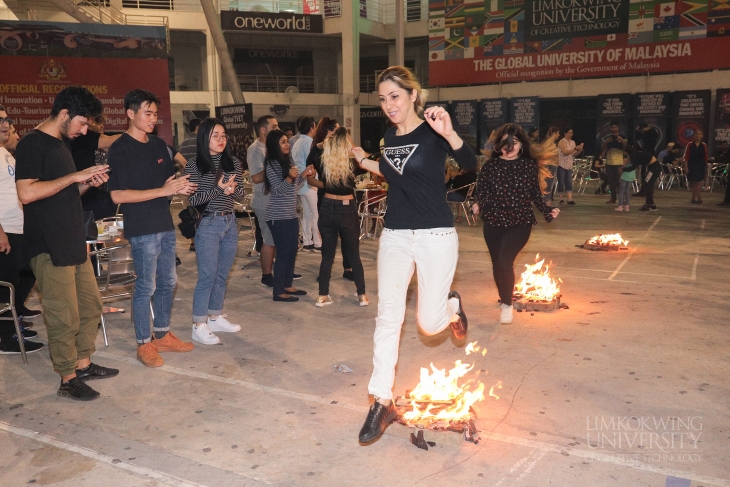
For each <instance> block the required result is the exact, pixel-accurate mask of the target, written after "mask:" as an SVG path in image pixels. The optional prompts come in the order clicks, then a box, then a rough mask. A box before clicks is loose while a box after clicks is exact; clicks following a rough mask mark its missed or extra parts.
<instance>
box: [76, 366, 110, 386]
mask: <svg viewBox="0 0 730 487" xmlns="http://www.w3.org/2000/svg"><path fill="white" fill-rule="evenodd" d="M118 374H119V370H117V369H110V368H109V367H102V366H101V365H96V364H93V363H92V364H89V366H88V367H86V368H85V369H76V378H77V379H78V380H80V381H81V382H86V381H87V380H96V379H108V378H109V377H115V376H116V375H118Z"/></svg>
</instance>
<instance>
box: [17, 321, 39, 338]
mask: <svg viewBox="0 0 730 487" xmlns="http://www.w3.org/2000/svg"><path fill="white" fill-rule="evenodd" d="M20 333H21V334H22V335H23V338H35V337H37V336H38V332H37V331H33V330H28V329H26V328H25V326H23V322H22V321H21V322H20Z"/></svg>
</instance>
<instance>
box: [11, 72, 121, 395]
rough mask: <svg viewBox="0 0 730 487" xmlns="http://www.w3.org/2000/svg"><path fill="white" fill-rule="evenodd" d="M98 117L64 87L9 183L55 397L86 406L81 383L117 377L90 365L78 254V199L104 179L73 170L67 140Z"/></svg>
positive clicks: (95, 296)
mask: <svg viewBox="0 0 730 487" xmlns="http://www.w3.org/2000/svg"><path fill="white" fill-rule="evenodd" d="M101 112H102V105H101V102H100V101H99V100H98V99H97V98H96V97H95V96H94V95H93V94H91V92H90V91H88V90H87V89H86V88H82V87H81V86H70V87H68V88H65V89H64V90H62V91H61V92H60V93H58V95H57V96H56V99H55V100H54V102H53V107H52V108H51V115H50V117H49V118H48V119H46V120H45V121H44V122H42V123H41V124H40V125H38V127H37V128H36V129H34V130H33V131H31V132H30V133H29V134H27V135H26V136H25V137H23V139H22V140H21V141H20V142H19V143H18V147H17V149H16V151H15V159H16V173H15V180H16V186H17V190H18V198H19V199H20V202H21V203H22V204H23V213H24V215H23V216H24V219H23V233H24V236H25V238H24V258H25V260H26V261H27V260H28V259H29V260H30V266H31V268H32V269H33V273H34V274H35V276H36V280H37V282H38V288H39V290H40V292H41V295H42V296H43V299H42V301H41V303H42V305H43V315H44V317H45V320H46V327H47V329H48V348H49V350H50V352H51V361H52V362H53V369H54V370H55V371H56V372H58V373H59V374H60V375H61V387H59V389H58V395H59V396H63V397H69V398H71V399H76V400H81V401H90V400H92V399H96V398H98V397H99V393H98V392H96V391H95V390H94V389H92V388H91V387H89V386H88V385H86V383H85V381H87V380H92V379H104V378H107V377H114V376H115V375H117V374H118V373H119V371H118V370H116V369H109V368H106V367H101V366H98V365H96V364H93V363H91V354H92V353H94V351H95V348H94V342H95V340H96V334H97V333H98V325H99V318H100V317H101V298H100V296H99V289H98V287H97V284H96V278H95V277H94V271H93V269H92V267H91V262H90V261H89V257H88V255H87V252H86V235H85V232H84V218H83V211H82V209H81V194H83V193H84V192H86V191H87V190H88V189H89V188H90V187H97V188H98V187H99V186H101V185H102V184H104V183H105V182H107V180H108V179H109V178H108V176H107V174H106V172H107V170H108V168H109V167H108V166H106V165H103V166H92V167H89V168H87V169H84V170H83V171H76V166H75V165H74V160H73V157H72V156H71V151H70V150H69V141H70V140H73V139H75V138H76V137H79V136H80V135H83V134H85V133H86V131H87V130H88V126H89V123H90V120H93V119H94V117H96V116H98V115H100V114H101Z"/></svg>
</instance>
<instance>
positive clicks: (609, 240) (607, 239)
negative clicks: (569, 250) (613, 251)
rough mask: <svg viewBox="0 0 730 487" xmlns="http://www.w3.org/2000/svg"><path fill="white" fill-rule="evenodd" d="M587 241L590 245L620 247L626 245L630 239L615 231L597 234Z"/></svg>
mask: <svg viewBox="0 0 730 487" xmlns="http://www.w3.org/2000/svg"><path fill="white" fill-rule="evenodd" d="M586 243H587V244H588V245H618V246H619V247H626V246H627V245H628V244H629V241H628V240H624V239H623V238H621V234H620V233H613V234H611V235H596V236H595V237H591V238H589V239H588V241H587V242H586Z"/></svg>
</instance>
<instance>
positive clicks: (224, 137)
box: [210, 134, 228, 140]
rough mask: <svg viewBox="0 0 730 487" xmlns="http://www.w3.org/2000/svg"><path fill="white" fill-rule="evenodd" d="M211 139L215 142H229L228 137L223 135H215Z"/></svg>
mask: <svg viewBox="0 0 730 487" xmlns="http://www.w3.org/2000/svg"><path fill="white" fill-rule="evenodd" d="M210 138H211V139H213V140H228V136H227V135H226V134H222V135H218V134H213V135H211V136H210Z"/></svg>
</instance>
